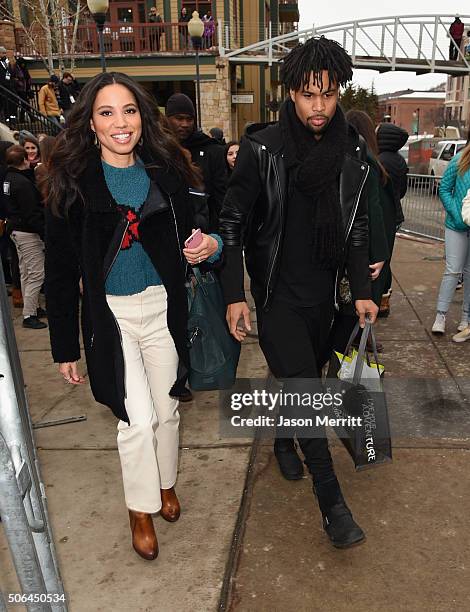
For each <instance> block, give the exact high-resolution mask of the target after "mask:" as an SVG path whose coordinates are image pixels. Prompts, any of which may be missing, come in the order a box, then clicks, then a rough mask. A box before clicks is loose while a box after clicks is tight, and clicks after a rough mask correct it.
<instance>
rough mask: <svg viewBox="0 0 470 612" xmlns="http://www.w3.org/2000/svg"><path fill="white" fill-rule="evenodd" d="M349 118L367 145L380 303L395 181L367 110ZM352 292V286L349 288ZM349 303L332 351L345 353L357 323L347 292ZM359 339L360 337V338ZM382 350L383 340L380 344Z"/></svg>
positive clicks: (373, 272)
mask: <svg viewBox="0 0 470 612" xmlns="http://www.w3.org/2000/svg"><path fill="white" fill-rule="evenodd" d="M346 119H347V121H348V123H350V124H351V125H352V126H353V127H354V128H355V130H356V131H357V132H358V134H359V135H360V136H362V138H363V139H364V140H365V142H366V145H367V162H368V164H369V174H368V177H367V182H366V190H367V205H368V213H369V262H370V263H369V269H370V277H371V280H372V284H371V290H372V299H373V300H374V302H375V303H376V304H377V305H379V304H380V300H381V298H382V292H383V278H384V275H383V268H384V266H385V265H390V257H391V252H390V238H389V236H390V235H391V234H392V233H394V232H395V223H394V221H393V222H391V223H390V221H389V220H388V218H389V217H390V214H389V212H388V209H389V208H390V206H393V201H392V203H390V202H389V199H390V197H391V198H392V199H393V194H392V191H391V185H390V184H389V179H388V176H387V173H386V172H385V170H384V168H383V166H382V165H381V163H380V162H379V161H378V159H377V157H378V147H377V141H376V138H375V131H374V124H373V123H372V119H371V118H370V117H369V115H367V113H365V112H363V111H358V110H350V111H348V112H347V113H346ZM345 292H346V293H348V290H347V289H345ZM344 302H345V303H343V304H341V306H340V311H339V312H338V313H336V314H335V319H334V322H333V327H332V330H331V334H330V340H331V344H330V347H329V350H330V352H333V351H337V352H338V353H343V352H344V350H345V349H346V345H347V342H348V339H349V337H350V335H351V333H352V331H353V329H354V327H355V325H356V322H357V316H356V314H355V312H354V308H353V306H352V304H351V303H350V300H349V299H348V297H347V296H346V299H345V300H344ZM356 341H357V339H356ZM378 346H379V348H380V350H381V347H380V344H378ZM337 366H338V363H337V362H336V360H332V362H330V374H332V373H335V372H336V368H337Z"/></svg>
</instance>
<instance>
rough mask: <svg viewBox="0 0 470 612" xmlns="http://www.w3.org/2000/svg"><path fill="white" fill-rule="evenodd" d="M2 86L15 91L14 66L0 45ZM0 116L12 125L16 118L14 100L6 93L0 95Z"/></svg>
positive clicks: (0, 80)
mask: <svg viewBox="0 0 470 612" xmlns="http://www.w3.org/2000/svg"><path fill="white" fill-rule="evenodd" d="M0 86H2V87H4V88H5V89H6V90H8V91H9V92H11V93H15V81H14V79H13V66H12V65H11V62H10V60H9V58H8V56H7V50H6V49H5V47H1V46H0ZM0 118H1V119H2V120H3V121H4V122H5V123H6V124H8V127H10V128H11V127H12V126H13V124H14V123H15V120H16V110H15V106H14V104H13V102H12V101H11V100H10V99H9V98H8V97H7V96H5V95H0Z"/></svg>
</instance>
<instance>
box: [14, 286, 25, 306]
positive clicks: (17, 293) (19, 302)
mask: <svg viewBox="0 0 470 612" xmlns="http://www.w3.org/2000/svg"><path fill="white" fill-rule="evenodd" d="M11 299H12V301H13V306H14V307H15V308H23V305H24V304H23V294H22V293H21V289H14V288H13V290H12V292H11Z"/></svg>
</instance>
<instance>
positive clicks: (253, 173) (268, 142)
mask: <svg viewBox="0 0 470 612" xmlns="http://www.w3.org/2000/svg"><path fill="white" fill-rule="evenodd" d="M253 132H254V133H253ZM283 148H284V146H283V141H282V135H281V130H280V128H279V126H278V124H271V125H268V126H267V127H263V128H262V129H261V130H260V129H259V126H258V130H257V131H256V126H252V128H251V131H250V133H249V134H248V135H247V137H245V138H244V139H243V140H242V143H241V147H240V151H239V153H238V157H237V163H236V165H235V169H234V171H233V174H232V177H231V179H230V183H229V187H228V191H227V195H226V197H225V200H224V204H223V207H222V211H221V215H220V234H221V236H222V238H223V241H224V253H225V265H224V267H223V269H222V271H221V275H220V278H221V284H222V288H223V291H224V296H225V301H226V303H227V304H232V303H235V302H242V301H245V293H244V289H243V284H244V283H243V257H242V250H244V252H245V261H246V267H247V270H248V274H249V275H250V278H251V292H252V294H253V297H254V298H255V300H256V302H257V303H258V304H259V305H261V306H262V307H263V308H264V309H267V308H269V303H270V299H271V296H272V293H273V291H274V288H275V285H276V281H277V278H278V274H279V264H280V253H281V247H282V241H283V237H284V236H283V233H284V227H285V209H286V197H287V189H288V177H287V171H286V167H285V164H284V160H283ZM365 158H366V151H365V143H364V141H363V140H362V139H359V136H358V134H357V133H356V132H355V130H354V129H353V128H352V127H350V128H349V136H348V149H347V154H346V157H345V161H344V165H343V169H342V172H341V175H340V199H341V209H342V218H343V225H344V230H345V237H346V249H345V258H344V262H343V264H342V265H341V266H340V269H338V271H337V275H336V290H335V305H336V306H338V304H337V302H338V299H337V295H338V288H339V282H340V281H341V279H342V277H343V275H344V274H345V272H347V277H348V280H349V284H350V288H351V293H352V299H353V300H358V299H370V295H371V294H370V279H369V231H368V215H367V195H366V192H365V190H364V184H365V182H366V180H367V176H368V173H369V167H368V165H367V163H366V162H365V161H364V160H365Z"/></svg>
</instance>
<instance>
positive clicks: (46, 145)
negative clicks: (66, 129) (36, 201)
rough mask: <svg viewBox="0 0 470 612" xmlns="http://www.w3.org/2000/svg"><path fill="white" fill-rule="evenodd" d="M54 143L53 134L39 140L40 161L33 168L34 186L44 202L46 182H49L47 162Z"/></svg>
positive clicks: (49, 159) (46, 188)
mask: <svg viewBox="0 0 470 612" xmlns="http://www.w3.org/2000/svg"><path fill="white" fill-rule="evenodd" d="M55 144H56V137H55V136H46V137H45V138H44V139H43V140H42V142H41V161H40V162H39V163H38V164H37V166H36V167H35V168H34V179H35V181H36V187H37V188H38V190H39V193H40V194H41V197H42V199H43V201H44V203H45V201H46V199H47V191H48V182H49V163H50V161H51V157H52V151H53V150H54V147H55Z"/></svg>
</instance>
